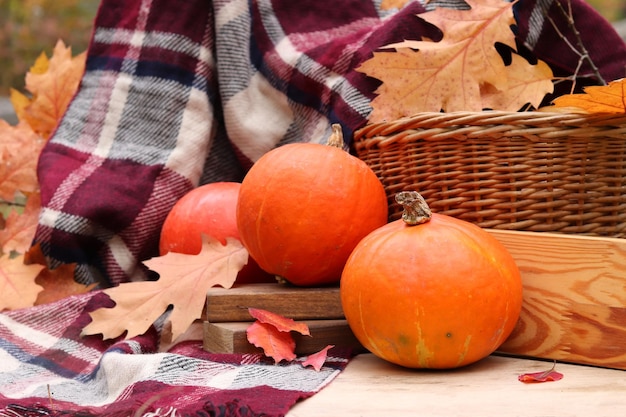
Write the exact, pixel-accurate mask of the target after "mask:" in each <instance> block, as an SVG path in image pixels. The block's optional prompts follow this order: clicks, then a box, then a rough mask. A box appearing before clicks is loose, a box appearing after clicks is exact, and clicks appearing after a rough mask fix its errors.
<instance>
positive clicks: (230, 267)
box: [83, 235, 248, 340]
mask: <svg viewBox="0 0 626 417" xmlns="http://www.w3.org/2000/svg"><path fill="white" fill-rule="evenodd" d="M202 238H203V245H202V251H200V253H199V254H197V255H186V254H181V253H174V252H169V253H167V254H166V255H164V256H160V257H157V258H152V259H150V260H148V261H146V262H144V264H145V265H146V266H147V267H148V268H150V269H151V270H153V271H155V272H157V273H158V274H159V279H158V280H157V281H145V282H131V283H125V284H121V285H119V286H117V287H115V288H109V289H107V290H104V292H105V293H106V294H108V295H109V297H111V299H112V300H113V301H115V306H114V307H113V308H101V309H98V310H95V311H94V312H92V313H90V315H91V318H92V322H91V323H90V324H89V325H87V326H86V327H85V328H84V329H83V335H90V334H99V333H101V334H102V335H103V338H105V339H112V338H115V337H118V336H120V335H122V334H123V333H124V332H126V336H125V337H126V338H131V337H134V336H137V335H141V334H143V333H145V332H146V331H147V330H148V329H149V328H150V326H151V325H152V324H153V323H154V322H155V321H156V320H157V319H158V318H159V317H160V316H161V315H162V314H163V313H165V312H166V310H167V309H168V307H169V306H170V305H171V306H173V309H172V311H171V313H170V315H169V317H168V320H169V321H170V322H171V326H172V336H171V337H172V339H173V340H176V339H177V338H178V336H180V335H181V334H183V333H184V332H185V331H186V330H187V328H188V327H189V326H190V325H191V324H192V323H193V322H194V320H196V319H199V318H201V315H202V310H203V308H204V305H205V302H206V294H207V291H208V290H209V289H210V288H211V287H214V286H217V285H219V286H221V287H224V288H230V287H232V285H233V283H234V282H235V278H236V277H237V273H238V272H239V271H240V270H241V268H243V266H244V265H245V264H246V262H247V261H248V252H247V251H246V249H245V248H244V247H243V246H242V244H241V242H239V241H238V240H236V239H232V238H228V239H226V245H222V244H221V243H220V242H219V241H218V240H216V239H214V238H211V237H209V236H206V235H203V237H202Z"/></svg>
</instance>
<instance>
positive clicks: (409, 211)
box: [396, 191, 433, 226]
mask: <svg viewBox="0 0 626 417" xmlns="http://www.w3.org/2000/svg"><path fill="white" fill-rule="evenodd" d="M396 202H397V203H398V204H402V207H403V208H404V211H403V212H402V220H403V221H404V222H405V223H406V224H408V225H409V226H414V225H417V224H422V223H426V222H428V221H430V218H431V217H432V214H433V213H432V211H431V210H430V207H428V203H426V200H424V197H422V195H421V194H420V193H418V192H417V191H400V192H399V193H397V194H396Z"/></svg>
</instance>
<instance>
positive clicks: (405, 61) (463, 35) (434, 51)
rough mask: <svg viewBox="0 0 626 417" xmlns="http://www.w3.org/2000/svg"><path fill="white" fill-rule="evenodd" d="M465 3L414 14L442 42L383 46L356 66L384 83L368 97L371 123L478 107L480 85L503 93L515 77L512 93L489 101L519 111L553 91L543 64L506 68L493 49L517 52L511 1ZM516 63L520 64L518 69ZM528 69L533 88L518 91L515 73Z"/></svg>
mask: <svg viewBox="0 0 626 417" xmlns="http://www.w3.org/2000/svg"><path fill="white" fill-rule="evenodd" d="M467 4H468V5H469V6H470V7H471V8H470V9H469V10H453V9H447V8H442V7H440V8H436V9H435V10H433V11H431V12H426V13H423V14H420V15H418V16H419V17H420V18H422V19H424V20H426V21H427V22H429V23H431V24H433V25H435V26H437V27H438V28H439V29H440V30H441V31H442V32H443V38H442V39H441V41H439V42H431V41H404V42H400V43H396V44H391V45H386V46H385V47H384V49H389V48H394V49H395V51H382V52H375V53H374V56H373V57H372V58H371V59H369V60H367V61H365V62H364V63H363V64H362V65H361V66H360V67H359V68H358V69H357V70H358V71H361V72H363V73H365V74H367V75H369V76H371V77H374V78H377V79H379V80H380V81H382V84H381V86H380V87H379V88H378V89H377V90H376V94H377V97H375V98H374V100H372V104H371V105H372V113H371V115H370V117H369V121H370V122H372V123H373V122H381V121H385V120H394V119H397V118H400V117H403V116H410V115H412V114H415V113H418V112H439V111H441V110H443V111H447V112H452V111H481V110H483V109H484V107H483V106H484V103H483V97H482V95H481V92H482V91H484V90H485V88H484V86H487V85H488V86H489V88H488V90H490V91H491V92H492V93H493V91H494V90H495V91H501V92H506V91H507V90H508V89H510V88H511V87H512V86H513V87H514V86H516V81H515V79H516V77H517V88H516V89H515V92H512V93H509V94H507V95H506V99H504V98H503V97H500V98H499V99H498V100H496V99H495V98H491V100H490V105H495V104H498V105H503V104H506V105H507V107H506V108H498V109H499V110H511V111H517V110H519V109H520V108H521V107H523V106H524V105H525V104H527V103H537V102H540V101H541V100H542V99H543V98H544V95H545V93H544V91H548V92H551V91H552V88H553V87H552V81H551V79H552V74H551V71H550V74H549V79H548V80H545V79H544V78H545V76H546V74H545V71H546V68H547V66H534V65H530V64H528V62H526V61H525V60H522V61H524V62H522V61H520V60H517V59H516V60H514V61H513V62H512V63H511V65H508V66H507V65H505V62H504V60H503V58H502V56H501V55H500V53H499V52H498V50H497V49H496V43H500V44H503V45H506V46H508V47H509V48H511V50H512V51H515V47H516V45H515V36H514V34H513V32H512V30H511V25H513V24H514V23H515V19H514V17H513V12H512V6H513V3H510V2H506V1H503V0H482V1H478V0H467ZM519 65H523V68H522V69H521V70H520V69H518V68H517V67H518V66H519ZM548 70H549V68H548ZM535 72H536V73H537V74H535ZM529 73H531V74H532V75H531V79H532V80H535V82H533V83H532V84H533V85H534V88H528V87H529V86H526V88H521V89H520V88H519V87H520V86H519V77H520V76H521V75H522V74H525V75H526V76H528V74H529ZM511 78H512V79H511ZM540 80H541V81H540Z"/></svg>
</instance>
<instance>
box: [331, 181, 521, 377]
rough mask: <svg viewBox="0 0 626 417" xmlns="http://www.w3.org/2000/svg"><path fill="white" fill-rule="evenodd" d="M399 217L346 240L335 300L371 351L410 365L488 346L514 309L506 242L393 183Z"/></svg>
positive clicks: (517, 286) (515, 283) (513, 271)
mask: <svg viewBox="0 0 626 417" xmlns="http://www.w3.org/2000/svg"><path fill="white" fill-rule="evenodd" d="M396 200H397V201H398V202H399V203H400V204H403V205H404V208H405V211H404V214H403V219H401V220H397V221H394V222H391V223H388V224H387V225H385V226H383V227H381V228H379V229H377V230H375V231H374V232H372V233H371V234H369V235H368V236H367V237H365V238H364V239H363V240H362V241H361V242H360V243H359V244H358V245H357V247H356V248H355V249H354V251H353V252H352V254H351V255H350V258H349V259H348V261H347V263H346V266H345V268H344V270H343V274H342V277H341V289H340V293H341V302H342V306H343V310H344V313H345V316H346V320H347V321H348V324H349V326H350V328H351V329H352V331H353V333H354V335H355V336H356V337H357V339H358V340H359V341H360V342H361V344H362V345H363V346H364V347H365V348H367V349H368V350H369V351H370V352H372V353H373V354H375V355H376V356H379V357H380V358H382V359H385V360H387V361H389V362H392V363H395V364H398V365H402V366H405V367H409V368H456V367H460V366H464V365H467V364H470V363H472V362H475V361H478V360H480V359H482V358H484V357H486V356H488V355H490V354H491V353H492V352H494V351H495V350H496V349H497V348H498V347H499V346H500V345H501V344H502V343H503V342H504V340H505V339H506V338H507V337H508V336H509V334H510V333H511V332H512V330H513V328H514V326H515V324H516V322H517V320H518V318H519V314H520V311H521V305H522V281H521V276H520V272H519V269H518V267H517V265H516V263H515V261H514V259H513V258H512V256H511V255H510V254H509V252H508V251H507V250H506V248H505V247H504V246H503V245H502V244H501V243H500V242H499V241H498V240H497V239H496V238H494V237H493V236H492V235H490V234H489V233H487V232H486V231H485V230H483V229H481V228H480V227H478V226H476V225H474V224H471V223H468V222H465V221H462V220H459V219H455V218H453V217H449V216H445V215H440V214H436V213H431V212H430V209H429V208H428V206H427V205H426V202H425V201H424V199H423V198H422V197H421V195H419V194H418V193H416V192H403V193H398V195H397V196H396Z"/></svg>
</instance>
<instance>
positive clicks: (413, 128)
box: [354, 111, 626, 238]
mask: <svg viewBox="0 0 626 417" xmlns="http://www.w3.org/2000/svg"><path fill="white" fill-rule="evenodd" d="M354 147H355V151H356V154H357V156H358V157H359V158H360V159H362V160H363V161H365V162H366V163H367V164H368V165H369V166H370V167H371V168H372V169H373V170H374V172H376V174H377V175H378V176H379V178H380V179H381V181H382V182H383V185H384V186H385V189H386V192H387V197H388V199H389V208H390V219H391V220H395V219H398V218H400V215H401V212H402V208H401V207H400V206H399V205H398V204H397V203H395V201H394V196H395V194H396V193H397V192H398V191H402V190H415V191H419V192H420V193H421V194H422V195H423V196H424V198H425V199H426V201H427V202H428V204H429V205H430V207H431V209H432V210H433V211H434V212H437V213H443V214H447V215H450V216H454V217H457V218H460V219H464V220H467V221H469V222H472V223H475V224H478V225H479V226H481V227H485V228H494V229H508V230H526V231H537V232H556V233H568V234H581V235H592V236H608V237H619V238H623V237H626V114H623V115H582V114H572V113H568V114H566V113H546V112H515V113H514V112H497V111H494V112H456V113H420V114H418V115H416V116H414V117H408V118H403V119H398V120H396V121H393V122H385V123H378V124H370V125H367V126H365V127H364V128H362V129H360V130H358V131H357V132H355V136H354Z"/></svg>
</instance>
